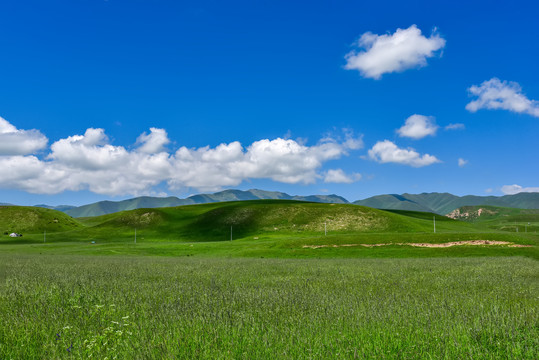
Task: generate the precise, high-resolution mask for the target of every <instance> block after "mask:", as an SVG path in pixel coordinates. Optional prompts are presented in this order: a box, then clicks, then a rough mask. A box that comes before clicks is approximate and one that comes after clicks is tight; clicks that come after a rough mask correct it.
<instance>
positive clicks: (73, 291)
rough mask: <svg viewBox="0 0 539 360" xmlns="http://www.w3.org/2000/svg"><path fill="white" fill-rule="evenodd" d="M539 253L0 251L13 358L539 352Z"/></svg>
mask: <svg viewBox="0 0 539 360" xmlns="http://www.w3.org/2000/svg"><path fill="white" fill-rule="evenodd" d="M537 270H538V267H537V261H536V260H533V259H529V258H524V257H503V258H499V257H498V258H489V257H482V258H457V259H456V258H439V259H431V258H424V259H410V258H409V259H321V260H319V259H303V260H300V259H245V258H244V259H242V258H234V259H219V258H173V257H159V258H155V257H147V256H145V257H139V256H131V257H125V256H124V257H113V256H109V257H103V256H60V255H39V254H33V255H32V254H9V255H5V254H4V255H0V318H1V319H2V322H1V324H0V358H2V359H10V358H13V359H53V358H75V359H80V358H83V359H87V358H95V359H104V358H109V359H112V358H118V359H133V358H145V359H152V358H154V359H161V358H177V359H192V358H202V359H275V358H284V359H354V358H358V359H366V358H372V359H383V358H432V359H443V358H447V359H457V358H461V359H462V358H471V359H497V358H512V359H536V358H537V355H538V353H537V349H539V313H538V297H539V280H538V271H537Z"/></svg>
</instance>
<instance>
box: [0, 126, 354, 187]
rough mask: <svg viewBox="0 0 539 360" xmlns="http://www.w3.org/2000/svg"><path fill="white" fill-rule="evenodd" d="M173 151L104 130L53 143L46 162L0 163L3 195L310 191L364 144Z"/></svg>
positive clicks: (328, 141)
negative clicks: (276, 187)
mask: <svg viewBox="0 0 539 360" xmlns="http://www.w3.org/2000/svg"><path fill="white" fill-rule="evenodd" d="M3 125H4V128H8V127H7V126H6V124H3ZM8 125H10V124H8ZM8 130H9V131H11V132H13V129H11V128H8ZM169 143H170V140H169V139H168V135H167V133H166V131H165V130H164V129H158V128H151V129H150V132H149V133H143V134H142V135H140V136H139V137H138V139H137V141H136V143H135V147H134V148H133V150H129V149H126V148H125V147H123V146H114V145H112V144H110V141H109V139H108V137H107V135H106V134H105V131H104V130H103V129H93V128H90V129H87V130H86V131H85V133H84V134H83V135H73V136H69V137H67V138H64V139H60V140H58V141H56V142H54V143H53V144H52V145H51V146H50V152H49V153H48V154H47V155H46V156H44V157H43V158H41V159H40V158H39V157H37V156H35V155H20V154H16V155H10V154H8V155H4V156H0V166H1V168H2V169H4V170H5V171H3V172H2V174H0V187H3V188H14V189H20V190H24V191H28V192H32V193H46V194H54V193H60V192H62V191H65V190H72V191H78V190H82V189H88V190H90V191H92V192H94V193H98V194H105V195H142V194H148V193H151V192H152V188H153V187H154V186H156V185H158V184H160V183H167V184H168V186H169V187H170V188H171V189H177V188H182V187H191V188H196V189H198V190H217V189H220V188H221V187H224V186H234V185H238V184H240V183H241V182H242V181H245V180H248V179H259V178H265V179H272V180H275V181H279V182H284V183H303V184H309V183H314V182H316V180H317V179H320V178H324V179H325V178H328V173H323V172H321V168H322V166H323V165H324V163H326V162H327V161H330V160H333V159H338V158H340V157H342V156H345V155H347V154H348V152H349V151H351V150H355V149H357V148H359V147H361V146H362V141H361V138H360V137H359V138H355V137H354V136H353V134H352V133H351V132H349V131H345V135H344V138H343V139H338V140H336V139H335V138H328V137H326V138H324V139H323V140H321V141H320V142H319V143H317V144H315V145H312V146H307V145H305V144H302V143H300V142H297V141H295V140H292V139H282V138H277V139H273V140H269V139H263V140H259V141H255V142H253V143H252V144H250V145H248V146H247V147H244V146H242V145H241V144H240V143H239V142H237V141H235V142H231V143H228V144H220V145H218V146H216V147H214V148H212V147H209V146H206V147H201V148H186V147H180V148H179V149H178V150H177V151H176V152H175V153H169V152H168V151H166V149H165V147H166V145H167V144H169ZM337 175H342V176H341V177H340V178H339V177H338V176H337ZM329 178H331V176H329ZM348 179H355V175H353V176H351V177H347V176H346V175H345V174H344V173H342V174H339V173H335V174H333V180H336V181H335V182H339V181H340V182H346V181H348ZM343 180H344V181H343Z"/></svg>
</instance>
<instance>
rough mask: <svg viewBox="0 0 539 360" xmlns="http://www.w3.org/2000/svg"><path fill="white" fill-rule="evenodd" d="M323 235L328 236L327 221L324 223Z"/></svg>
mask: <svg viewBox="0 0 539 360" xmlns="http://www.w3.org/2000/svg"><path fill="white" fill-rule="evenodd" d="M324 236H328V230H327V222H325V223H324Z"/></svg>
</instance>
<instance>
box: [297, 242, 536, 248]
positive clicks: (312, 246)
mask: <svg viewBox="0 0 539 360" xmlns="http://www.w3.org/2000/svg"><path fill="white" fill-rule="evenodd" d="M390 245H407V246H415V247H428V248H446V247H451V246H461V245H508V246H509V247H532V245H520V244H514V243H512V242H509V241H496V240H467V241H452V242H446V243H438V244H433V243H385V244H341V245H336V244H335V245H303V247H304V248H311V249H319V248H326V247H349V246H364V247H376V246H390Z"/></svg>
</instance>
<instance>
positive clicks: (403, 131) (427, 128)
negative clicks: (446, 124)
mask: <svg viewBox="0 0 539 360" xmlns="http://www.w3.org/2000/svg"><path fill="white" fill-rule="evenodd" d="M437 130H438V125H436V122H435V121H434V117H433V116H424V115H418V114H414V115H412V116H410V117H409V118H408V119H406V122H405V123H404V125H403V126H402V127H401V128H400V129H398V130H397V133H398V134H399V136H401V137H409V138H412V139H416V140H417V139H422V138H424V137H425V136H434V135H435V134H436V131H437Z"/></svg>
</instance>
